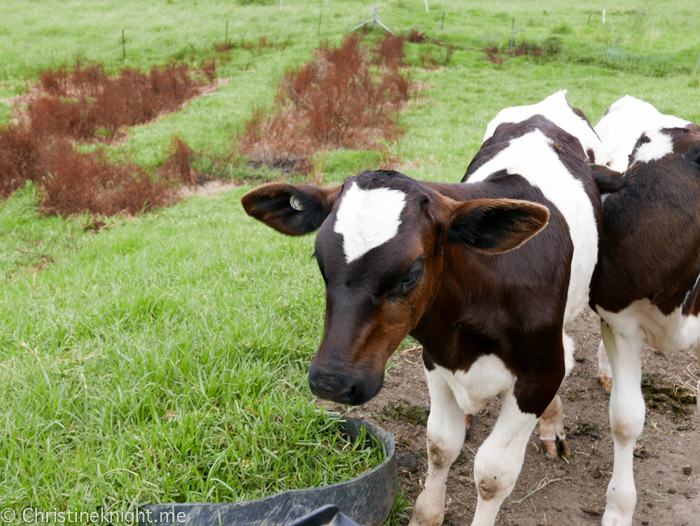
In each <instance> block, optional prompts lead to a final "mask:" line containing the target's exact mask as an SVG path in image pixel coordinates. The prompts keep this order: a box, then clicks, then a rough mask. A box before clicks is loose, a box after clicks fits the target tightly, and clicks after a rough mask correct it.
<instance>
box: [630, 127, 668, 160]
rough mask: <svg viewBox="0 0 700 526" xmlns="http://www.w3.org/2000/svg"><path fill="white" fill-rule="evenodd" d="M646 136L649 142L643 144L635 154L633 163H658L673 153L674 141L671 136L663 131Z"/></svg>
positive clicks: (650, 132) (646, 134) (649, 133)
mask: <svg viewBox="0 0 700 526" xmlns="http://www.w3.org/2000/svg"><path fill="white" fill-rule="evenodd" d="M645 136H646V137H648V138H649V142H645V143H642V144H641V145H640V146H639V147H638V148H637V151H635V152H634V159H633V160H632V162H633V163H648V162H651V161H658V160H659V159H661V158H662V157H666V156H667V155H668V154H669V153H673V141H672V140H671V136H670V135H668V134H666V133H663V132H661V131H656V130H655V131H648V132H646V133H645Z"/></svg>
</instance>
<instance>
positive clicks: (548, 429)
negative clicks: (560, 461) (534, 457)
mask: <svg viewBox="0 0 700 526" xmlns="http://www.w3.org/2000/svg"><path fill="white" fill-rule="evenodd" d="M540 441H541V442H542V447H544V450H545V452H546V453H547V456H548V457H550V458H557V457H558V456H559V451H558V448H557V442H558V443H559V447H560V448H561V450H562V455H564V456H565V457H568V456H569V445H568V444H567V443H566V431H564V410H563V408H562V404H561V398H559V395H557V396H555V397H554V400H552V402H551V403H550V404H549V406H547V409H545V410H544V413H542V416H541V417H540Z"/></svg>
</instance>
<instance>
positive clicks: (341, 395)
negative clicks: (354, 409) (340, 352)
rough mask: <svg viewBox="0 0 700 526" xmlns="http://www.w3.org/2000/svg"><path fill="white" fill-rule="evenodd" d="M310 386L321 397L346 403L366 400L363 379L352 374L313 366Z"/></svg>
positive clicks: (357, 402)
mask: <svg viewBox="0 0 700 526" xmlns="http://www.w3.org/2000/svg"><path fill="white" fill-rule="evenodd" d="M309 387H310V388H311V392H312V393H314V394H315V395H316V396H318V397H319V398H323V399H325V400H331V401H333V402H338V403H339V404H346V405H361V404H363V403H364V402H365V395H364V389H363V386H362V381H361V380H359V379H356V378H353V377H352V376H350V375H346V374H341V373H332V372H328V371H324V370H322V369H321V368H319V367H315V366H312V367H311V369H310V370H309Z"/></svg>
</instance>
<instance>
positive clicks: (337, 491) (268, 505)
mask: <svg viewBox="0 0 700 526" xmlns="http://www.w3.org/2000/svg"><path fill="white" fill-rule="evenodd" d="M343 422H344V423H342V426H343V430H344V431H345V432H346V433H347V434H348V435H350V437H351V438H352V439H356V438H357V437H358V436H359V434H360V428H362V427H365V428H366V429H367V436H368V437H369V438H370V439H371V440H373V441H376V443H377V444H382V445H383V446H384V450H385V451H386V458H385V459H384V461H383V462H382V463H381V464H379V465H378V466H377V467H375V468H374V469H372V470H370V471H367V472H366V473H363V474H362V475H360V476H359V477H356V478H354V479H351V480H348V481H345V482H338V483H337V484H331V485H330V486H322V487H320V488H307V489H300V490H289V491H285V492H282V493H277V494H276V495H270V496H269V497H264V498H262V499H256V500H246V501H243V502H232V503H228V504H214V503H201V504H194V503H192V504H146V505H143V506H141V507H140V508H139V511H140V513H139V525H140V526H169V525H172V526H287V525H289V524H290V523H293V522H294V521H297V520H299V519H301V518H303V517H305V516H306V515H308V514H309V513H311V512H313V511H315V510H317V509H318V508H320V507H322V506H326V505H332V506H336V507H337V508H339V509H340V511H342V512H343V513H344V514H345V515H347V516H348V517H349V518H350V519H352V520H354V521H355V522H357V523H358V524H360V525H362V526H381V525H382V524H384V521H385V520H386V519H387V517H388V516H389V513H390V512H391V508H392V506H393V505H394V502H395V501H396V495H397V492H398V471H397V466H396V455H395V447H394V435H393V434H392V433H390V432H388V431H384V430H383V429H382V428H381V427H379V426H375V425H372V424H370V423H369V422H367V421H365V420H357V419H354V418H343ZM149 519H150V522H149Z"/></svg>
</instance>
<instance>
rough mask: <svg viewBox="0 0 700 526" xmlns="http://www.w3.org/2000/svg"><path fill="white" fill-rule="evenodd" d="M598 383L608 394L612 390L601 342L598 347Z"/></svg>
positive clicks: (608, 364)
mask: <svg viewBox="0 0 700 526" xmlns="http://www.w3.org/2000/svg"><path fill="white" fill-rule="evenodd" d="M598 382H599V383H600V385H602V386H603V389H605V390H606V391H607V392H608V393H609V392H610V391H611V390H612V370H611V369H610V362H609V361H608V353H607V351H606V350H605V344H604V343H603V340H602V339H601V340H600V345H599V346H598Z"/></svg>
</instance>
